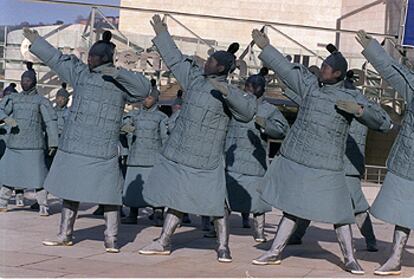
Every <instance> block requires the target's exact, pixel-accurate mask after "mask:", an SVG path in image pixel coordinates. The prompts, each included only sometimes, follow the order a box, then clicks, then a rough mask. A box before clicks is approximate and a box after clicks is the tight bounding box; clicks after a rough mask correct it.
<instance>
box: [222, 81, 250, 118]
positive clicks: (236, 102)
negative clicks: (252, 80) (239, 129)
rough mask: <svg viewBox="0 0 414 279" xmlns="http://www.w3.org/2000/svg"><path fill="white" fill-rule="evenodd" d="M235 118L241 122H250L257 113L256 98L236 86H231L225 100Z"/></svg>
mask: <svg viewBox="0 0 414 279" xmlns="http://www.w3.org/2000/svg"><path fill="white" fill-rule="evenodd" d="M224 100H225V102H226V104H227V106H228V108H229V109H230V112H231V113H232V115H233V117H234V118H235V119H236V120H238V121H241V122H246V123H247V122H249V121H250V120H252V119H253V117H254V115H255V114H256V111H257V103H256V97H255V96H253V95H250V94H247V93H245V92H243V91H241V90H239V89H238V88H236V87H234V86H229V94H228V95H227V96H226V97H225V98H224Z"/></svg>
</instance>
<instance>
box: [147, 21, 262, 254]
mask: <svg viewBox="0 0 414 279" xmlns="http://www.w3.org/2000/svg"><path fill="white" fill-rule="evenodd" d="M151 24H152V25H153V27H154V30H155V33H156V34H157V35H156V37H155V38H154V39H153V42H154V44H155V45H156V47H157V48H158V52H159V53H160V55H161V57H162V58H163V61H164V63H165V64H166V65H167V67H168V68H169V69H170V70H171V72H172V74H173V75H174V76H175V78H176V79H177V81H178V82H179V83H180V86H181V88H182V89H183V90H184V91H185V92H186V95H185V97H184V103H183V106H182V109H181V111H180V115H179V117H178V118H177V121H176V126H175V128H174V129H173V130H172V132H171V134H170V136H169V137H168V140H167V142H166V143H165V145H164V147H163V149H162V151H161V156H160V159H159V160H158V162H157V163H156V164H155V165H154V168H153V169H152V171H151V174H150V176H149V178H148V181H147V183H145V185H144V199H145V200H146V201H147V202H148V203H149V204H151V205H153V206H160V207H161V206H164V207H168V208H169V210H168V212H167V214H166V217H165V221H164V226H163V229H162V233H161V236H160V237H159V238H158V239H157V240H155V241H154V242H152V243H151V244H149V245H147V246H146V247H144V248H142V249H141V250H140V251H139V252H140V253H141V254H145V255H154V254H155V255H168V254H170V253H171V246H170V238H171V236H172V234H173V233H174V231H175V229H176V228H177V226H178V225H179V224H180V221H181V218H182V215H183V212H186V213H190V214H198V215H206V216H215V221H214V222H215V226H216V231H217V232H218V248H217V258H218V261H219V262H231V261H232V258H231V255H230V249H229V247H228V239H229V231H228V224H227V213H226V209H225V199H226V183H225V174H224V152H223V151H224V143H225V138H226V132H227V126H228V123H229V121H230V119H231V118H232V117H234V118H237V119H239V120H241V121H244V122H248V121H250V120H251V119H252V118H253V116H254V113H255V111H256V102H255V100H254V99H255V98H254V97H253V96H250V95H248V94H246V93H243V92H242V91H240V90H239V89H237V88H235V87H233V86H231V85H228V84H226V79H227V75H228V73H229V72H230V71H232V70H233V69H234V68H235V56H234V53H235V52H236V51H237V49H238V44H237V45H236V44H232V45H231V47H230V49H229V50H228V51H217V52H215V53H214V54H212V55H211V56H210V58H209V59H208V60H207V62H206V65H205V67H204V72H203V71H202V69H200V67H199V66H198V65H197V63H196V61H195V60H193V59H192V58H191V57H187V56H184V55H183V54H182V53H181V52H180V51H179V50H178V48H177V46H176V45H175V43H174V41H173V39H172V38H171V35H170V34H169V33H168V31H167V26H166V24H165V23H163V22H162V21H161V18H160V17H159V15H155V16H154V17H153V21H152V22H151Z"/></svg>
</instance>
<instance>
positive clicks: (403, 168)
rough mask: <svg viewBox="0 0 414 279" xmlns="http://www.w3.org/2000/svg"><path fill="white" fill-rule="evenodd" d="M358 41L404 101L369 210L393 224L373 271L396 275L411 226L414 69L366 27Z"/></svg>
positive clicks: (413, 224)
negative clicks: (384, 256) (386, 251)
mask: <svg viewBox="0 0 414 279" xmlns="http://www.w3.org/2000/svg"><path fill="white" fill-rule="evenodd" d="M357 41H358V42H359V43H360V44H361V45H362V47H363V48H364V51H363V52H362V54H363V55H364V56H365V58H366V59H367V60H368V61H369V62H370V63H371V64H372V66H373V67H374V68H375V69H376V70H377V71H378V73H379V74H380V75H381V76H382V77H383V78H384V79H385V81H386V82H387V83H388V84H389V85H390V86H392V87H393V88H394V89H395V90H396V91H397V92H398V93H399V94H400V95H401V96H402V97H403V98H404V100H405V101H406V102H407V111H406V113H405V116H404V119H403V122H402V128H401V131H400V132H399V134H398V136H397V139H396V140H395V142H394V145H393V147H392V149H391V152H390V154H389V156H388V160H387V169H388V172H387V175H386V177H385V180H384V183H383V184H382V187H381V190H380V192H379V194H378V196H377V197H376V199H375V201H374V203H373V204H372V207H371V210H370V212H371V214H372V215H373V216H375V217H376V218H378V219H381V220H383V221H385V222H388V223H390V224H394V225H395V229H394V240H393V248H392V253H391V256H390V257H389V259H388V260H387V261H386V262H385V263H384V264H383V265H382V266H381V267H379V268H377V269H376V270H375V272H374V274H376V275H399V274H400V273H401V257H402V254H403V251H404V248H405V246H406V245H407V241H408V236H409V234H410V230H412V229H414V214H413V212H414V200H413V197H414V148H413V147H414V101H413V96H414V72H413V71H412V70H409V69H408V68H407V67H405V66H404V65H401V64H399V63H398V62H396V61H395V60H394V59H392V58H391V57H390V55H389V54H388V53H386V52H385V50H384V49H383V48H382V47H381V45H380V44H379V43H378V41H377V40H375V39H373V38H372V37H371V36H369V35H367V34H366V32H365V31H363V30H361V31H359V32H358V34H357Z"/></svg>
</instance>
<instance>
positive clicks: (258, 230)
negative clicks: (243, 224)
mask: <svg viewBox="0 0 414 279" xmlns="http://www.w3.org/2000/svg"><path fill="white" fill-rule="evenodd" d="M253 222H254V228H253V229H254V232H253V238H254V240H255V241H256V242H259V243H262V242H266V236H265V233H264V227H265V214H264V213H261V214H253Z"/></svg>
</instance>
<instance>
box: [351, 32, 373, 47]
mask: <svg viewBox="0 0 414 279" xmlns="http://www.w3.org/2000/svg"><path fill="white" fill-rule="evenodd" d="M355 39H356V40H357V42H358V43H359V44H360V45H361V46H362V47H363V48H364V49H365V48H367V47H368V45H369V42H371V40H372V39H373V38H372V36H370V35H368V34H367V32H365V31H364V30H359V31H358V32H357V34H356V36H355Z"/></svg>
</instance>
